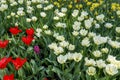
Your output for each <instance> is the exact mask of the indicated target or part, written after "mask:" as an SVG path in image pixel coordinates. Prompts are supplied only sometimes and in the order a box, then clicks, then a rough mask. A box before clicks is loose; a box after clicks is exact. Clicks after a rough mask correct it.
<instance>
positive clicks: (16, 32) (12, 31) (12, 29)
mask: <svg viewBox="0 0 120 80" xmlns="http://www.w3.org/2000/svg"><path fill="white" fill-rule="evenodd" d="M9 31H10V32H11V33H12V34H13V35H17V34H18V33H20V32H22V30H19V29H18V26H15V27H11V28H10V29H9Z"/></svg>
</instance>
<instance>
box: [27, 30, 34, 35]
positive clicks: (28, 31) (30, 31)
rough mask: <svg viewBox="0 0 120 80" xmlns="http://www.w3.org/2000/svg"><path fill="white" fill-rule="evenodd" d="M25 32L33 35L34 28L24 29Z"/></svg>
mask: <svg viewBox="0 0 120 80" xmlns="http://www.w3.org/2000/svg"><path fill="white" fill-rule="evenodd" d="M26 33H27V35H29V36H33V35H34V29H33V28H29V29H26Z"/></svg>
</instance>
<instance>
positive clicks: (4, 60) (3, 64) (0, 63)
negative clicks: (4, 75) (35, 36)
mask: <svg viewBox="0 0 120 80" xmlns="http://www.w3.org/2000/svg"><path fill="white" fill-rule="evenodd" d="M11 60H12V57H8V58H7V57H4V58H2V59H1V60H0V69H4V68H6V66H7V64H8V63H9V62H10V61H11Z"/></svg>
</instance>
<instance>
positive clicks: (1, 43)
mask: <svg viewBox="0 0 120 80" xmlns="http://www.w3.org/2000/svg"><path fill="white" fill-rule="evenodd" d="M8 43H9V41H8V40H5V41H1V40H0V48H6V47H7V44H8Z"/></svg>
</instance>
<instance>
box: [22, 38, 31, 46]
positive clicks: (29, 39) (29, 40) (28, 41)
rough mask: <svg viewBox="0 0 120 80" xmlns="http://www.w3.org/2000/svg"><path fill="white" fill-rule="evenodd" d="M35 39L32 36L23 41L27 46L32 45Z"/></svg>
mask: <svg viewBox="0 0 120 80" xmlns="http://www.w3.org/2000/svg"><path fill="white" fill-rule="evenodd" d="M32 40H33V37H30V36H26V37H24V36H23V37H22V41H23V42H24V43H25V44H26V45H30V44H31V43H32Z"/></svg>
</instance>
